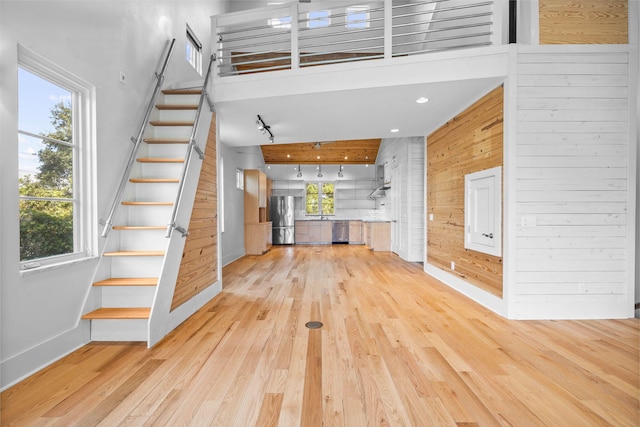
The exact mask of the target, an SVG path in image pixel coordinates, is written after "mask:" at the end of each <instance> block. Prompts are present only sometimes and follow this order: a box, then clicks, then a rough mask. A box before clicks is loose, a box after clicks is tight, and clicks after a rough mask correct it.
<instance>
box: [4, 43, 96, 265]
mask: <svg viewBox="0 0 640 427" xmlns="http://www.w3.org/2000/svg"><path fill="white" fill-rule="evenodd" d="M18 67H19V68H22V69H24V70H25V71H28V72H29V73H32V74H34V75H36V76H38V77H40V78H42V79H44V80H47V81H49V82H50V83H52V84H54V85H56V86H59V87H61V88H63V89H65V90H68V91H69V92H71V94H72V95H71V96H72V101H71V104H72V115H73V119H72V127H73V131H72V132H73V144H74V145H75V148H74V156H73V165H72V168H73V171H72V174H73V175H72V176H73V198H72V201H73V203H74V209H73V234H74V249H73V252H71V253H68V254H60V255H52V256H48V257H42V258H34V259H30V260H25V261H20V274H26V273H29V272H32V271H42V270H43V269H46V268H49V267H54V266H57V265H60V264H66V263H69V262H77V261H80V260H83V259H88V258H93V257H95V254H96V253H97V232H98V231H97V229H98V224H97V222H98V221H97V213H96V212H97V200H96V194H97V188H96V179H95V171H96V159H95V151H96V150H95V143H96V126H95V122H96V120H95V115H96V108H95V105H96V89H95V86H93V85H91V84H89V83H88V82H86V81H85V80H83V79H82V78H80V77H78V76H76V75H74V74H72V73H71V72H69V71H67V70H65V69H64V68H62V67H60V66H58V65H57V64H55V63H53V62H51V61H49V60H48V59H45V58H44V57H42V56H40V55H38V54H36V53H35V52H32V51H30V50H29V49H27V48H25V47H24V46H22V45H18ZM19 96H20V95H19V94H18V99H19ZM16 128H18V126H16ZM18 131H22V130H21V129H18ZM18 135H19V133H17V134H16V138H18ZM17 142H18V141H17V140H16V143H17ZM21 199H22V196H20V195H19V194H18V200H21ZM18 215H19V211H18ZM19 223H20V219H19V218H18V224H19Z"/></svg>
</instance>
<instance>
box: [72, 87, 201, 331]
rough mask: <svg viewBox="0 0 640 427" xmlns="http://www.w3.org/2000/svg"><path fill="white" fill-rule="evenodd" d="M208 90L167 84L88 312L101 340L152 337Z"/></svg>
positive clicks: (111, 234) (131, 178) (102, 261)
mask: <svg viewBox="0 0 640 427" xmlns="http://www.w3.org/2000/svg"><path fill="white" fill-rule="evenodd" d="M200 94H201V91H200V90H194V89H189V90H163V91H162V95H161V96H160V97H158V99H159V102H158V103H157V104H156V105H155V111H154V112H153V113H152V117H151V119H150V120H149V122H148V123H149V125H150V126H148V127H147V133H148V134H149V135H145V136H146V137H145V138H143V139H142V140H143V141H144V144H142V145H141V146H140V149H139V150H138V151H139V152H138V154H137V156H138V157H137V159H136V162H135V166H134V167H132V168H131V174H130V176H129V177H128V182H127V184H126V189H125V190H124V197H123V201H122V202H121V207H120V209H119V211H118V214H117V215H116V216H115V218H114V220H113V224H114V225H113V226H112V227H111V231H110V232H109V236H108V239H107V242H106V244H105V251H104V253H103V256H102V257H101V259H100V263H99V266H98V269H97V274H96V277H97V278H99V280H96V282H95V283H93V286H92V287H91V290H90V291H89V296H88V298H87V303H86V304H85V310H84V311H85V312H86V314H84V315H82V319H85V320H90V321H91V339H92V340H93V341H148V339H149V326H148V323H149V318H150V315H151V312H152V307H153V303H154V298H155V295H156V287H157V286H158V283H159V278H160V277H161V274H162V268H163V264H164V256H165V253H166V251H167V245H168V244H169V240H170V239H167V238H166V237H165V230H167V224H168V223H169V222H170V219H171V209H172V207H173V205H174V202H175V200H176V196H177V191H178V184H179V182H180V177H181V175H182V171H183V167H184V162H185V155H186V153H187V151H186V150H187V149H188V143H189V138H190V135H191V132H192V130H193V126H194V120H195V117H196V111H197V109H198V102H199V98H200Z"/></svg>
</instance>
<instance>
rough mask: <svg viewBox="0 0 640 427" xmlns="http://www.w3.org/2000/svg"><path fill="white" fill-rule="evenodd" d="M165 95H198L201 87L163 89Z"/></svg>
mask: <svg viewBox="0 0 640 427" xmlns="http://www.w3.org/2000/svg"><path fill="white" fill-rule="evenodd" d="M162 93H164V94H165V95H200V94H201V93H202V89H163V90H162Z"/></svg>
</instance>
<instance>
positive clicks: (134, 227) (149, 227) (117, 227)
mask: <svg viewBox="0 0 640 427" xmlns="http://www.w3.org/2000/svg"><path fill="white" fill-rule="evenodd" d="M165 228H167V227H166V226H164V225H114V226H113V229H114V230H164V229H165Z"/></svg>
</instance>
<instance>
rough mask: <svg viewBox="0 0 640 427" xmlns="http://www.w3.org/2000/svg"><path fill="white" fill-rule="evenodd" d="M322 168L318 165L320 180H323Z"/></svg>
mask: <svg viewBox="0 0 640 427" xmlns="http://www.w3.org/2000/svg"><path fill="white" fill-rule="evenodd" d="M322 177H323V175H322V166H320V165H318V178H322Z"/></svg>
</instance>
